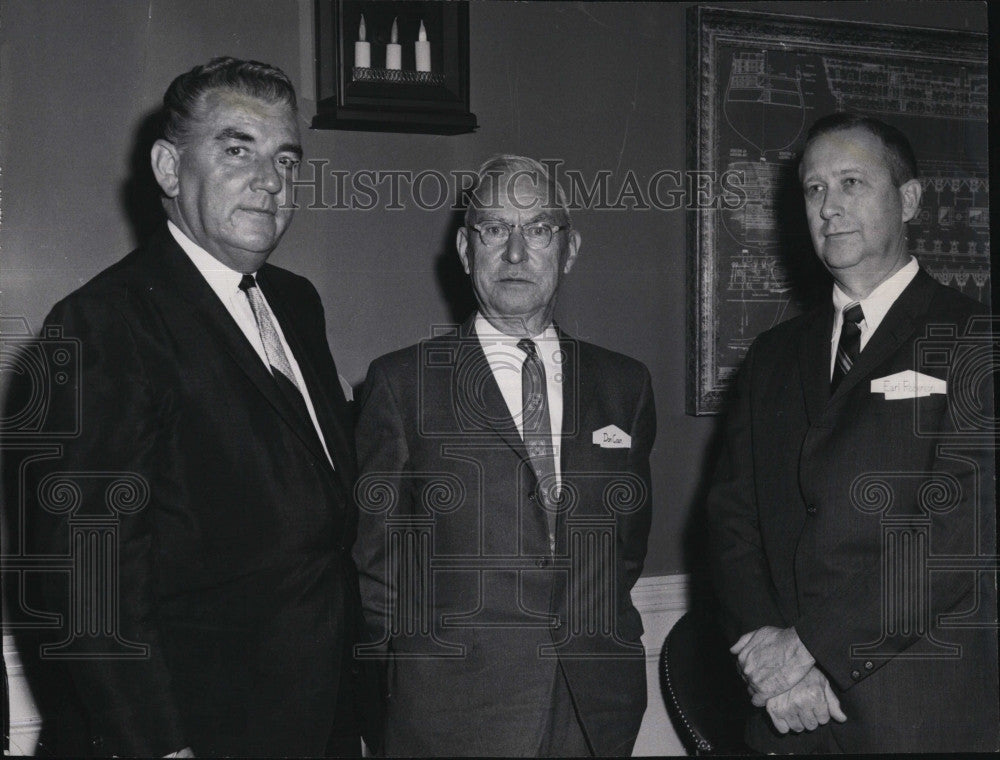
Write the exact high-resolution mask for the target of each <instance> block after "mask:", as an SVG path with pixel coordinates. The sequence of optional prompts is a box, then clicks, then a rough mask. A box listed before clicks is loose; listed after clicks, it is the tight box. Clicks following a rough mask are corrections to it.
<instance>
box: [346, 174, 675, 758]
mask: <svg viewBox="0 0 1000 760" xmlns="http://www.w3.org/2000/svg"><path fill="white" fill-rule="evenodd" d="M457 248H458V255H459V258H460V259H461V262H462V266H463V268H464V269H465V271H466V273H467V274H468V275H469V276H470V278H471V281H472V286H473V289H474V291H475V295H476V300H477V302H478V309H477V311H476V312H475V313H474V314H472V315H471V316H470V318H469V319H468V320H467V321H466V322H465V323H464V324H463V325H461V326H460V327H459V328H458V330H457V331H452V332H451V333H450V334H446V335H441V334H440V332H438V334H437V335H436V336H435V337H433V338H431V339H429V340H425V341H423V342H421V343H420V344H418V345H416V346H412V347H410V348H407V349H403V350H401V351H397V352H395V353H392V354H389V355H387V356H384V357H382V358H380V359H378V360H376V361H375V362H373V363H372V365H371V367H370V369H369V371H368V378H367V380H366V382H365V386H364V390H363V392H362V395H361V399H360V411H359V414H360V416H359V421H358V429H357V437H358V456H359V465H360V473H361V475H360V479H359V483H358V487H357V490H356V493H357V496H358V502H359V507H360V524H359V530H358V540H357V543H356V544H355V548H354V557H355V560H356V562H357V564H358V567H359V572H360V581H361V592H362V598H363V605H364V613H365V623H366V629H367V635H366V639H367V643H366V644H365V645H363V646H361V647H360V648H359V651H358V656H359V657H362V658H371V659H373V660H375V661H378V662H380V663H383V664H384V665H385V668H384V671H383V676H384V685H385V697H386V701H385V716H384V732H383V733H384V746H383V747H382V748H381V750H382V751H384V753H385V754H386V755H390V756H394V755H411V756H422V755H448V756H481V755H507V756H543V757H544V756H581V755H628V754H629V753H630V752H631V750H632V746H633V744H634V743H635V738H636V735H637V733H638V731H639V724H640V722H641V720H642V715H643V711H644V710H645V707H646V679H645V655H644V652H643V647H642V644H641V643H640V640H639V639H640V636H641V634H642V621H641V619H640V617H639V613H638V612H637V611H636V609H635V607H634V606H633V605H632V602H631V599H630V595H629V592H630V590H631V588H632V586H633V584H634V583H635V581H636V579H637V578H638V577H639V574H640V572H641V570H642V565H643V561H644V559H645V554H646V540H647V536H648V533H649V525H650V514H651V491H650V473H649V453H650V449H651V448H652V445H653V438H654V435H655V427H656V422H655V413H654V410H653V396H652V389H651V385H650V377H649V372H648V370H647V369H646V367H645V366H644V365H642V364H641V363H639V362H637V361H636V360H634V359H630V358H628V357H626V356H623V355H621V354H617V353H613V352H611V351H608V350H606V349H603V348H598V347H597V346H594V345H591V344H588V343H583V342H581V341H577V340H574V339H572V338H570V337H568V336H567V335H566V334H565V333H563V332H562V331H561V330H560V329H559V328H558V327H557V325H556V324H555V322H554V321H553V313H554V310H555V305H556V294H557V292H558V290H559V285H560V283H561V281H562V278H563V277H564V276H565V275H566V274H568V273H569V271H570V270H571V269H572V267H573V264H574V262H575V261H576V258H577V255H578V253H579V249H580V233H579V232H577V230H575V229H574V228H573V227H572V225H571V222H570V217H569V211H568V209H567V206H566V200H565V196H564V195H563V193H562V190H561V188H560V187H559V186H558V184H557V183H556V182H555V181H554V180H553V179H552V178H551V177H550V176H549V174H548V172H547V171H546V169H545V167H543V166H542V165H541V164H540V163H538V162H537V161H534V160H532V159H528V158H524V157H520V156H500V157H498V158H494V159H491V160H490V161H487V162H486V164H484V165H483V166H482V167H481V168H480V170H479V172H478V180H477V183H476V185H475V187H474V188H473V189H472V190H471V192H470V201H469V208H468V211H467V213H466V218H465V225H464V226H463V227H461V228H460V229H459V231H458V237H457Z"/></svg>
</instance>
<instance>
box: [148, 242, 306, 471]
mask: <svg viewBox="0 0 1000 760" xmlns="http://www.w3.org/2000/svg"><path fill="white" fill-rule="evenodd" d="M151 247H158V248H159V249H160V250H159V251H158V252H157V254H156V255H155V256H153V257H152V264H153V266H154V268H156V269H158V272H157V273H156V274H157V276H156V280H157V281H159V282H163V283H165V284H166V286H167V287H169V288H170V289H171V292H173V293H176V294H178V295H179V296H180V297H181V298H183V299H184V300H185V301H187V302H188V303H189V304H190V305H191V306H192V307H193V313H194V315H195V318H196V319H197V320H198V321H199V322H200V323H201V324H202V326H203V327H204V329H205V331H206V332H207V333H209V335H211V336H212V337H213V338H214V340H215V341H216V343H218V345H219V346H220V348H221V349H222V353H223V354H224V355H225V356H227V357H228V358H229V359H230V360H231V361H233V362H234V363H235V364H236V366H237V367H238V368H239V369H240V370H242V371H243V373H244V374H245V375H246V376H247V378H248V379H249V380H250V382H251V383H252V384H253V385H254V387H255V388H256V389H257V390H258V391H259V392H260V393H261V395H263V396H264V397H265V398H266V399H267V401H268V402H269V403H270V404H271V406H273V407H274V409H275V411H276V412H277V413H278V414H279V415H280V416H281V418H282V419H283V420H284V421H285V422H286V423H287V424H288V425H289V427H291V428H292V429H293V430H294V431H295V433H296V434H297V435H298V436H299V437H300V438H301V439H302V441H303V443H305V444H306V445H307V446H308V447H309V449H310V450H311V451H312V452H313V453H314V454H316V455H317V456H318V457H319V458H321V459H322V460H323V461H326V454H324V453H323V450H322V448H321V447H320V446H319V441H318V440H317V439H316V434H315V431H312V432H310V431H309V430H308V429H306V428H305V426H304V422H303V421H302V420H301V418H300V415H299V413H298V412H297V411H296V410H295V409H294V408H293V407H292V405H291V403H290V402H289V401H288V400H287V399H286V398H285V397H284V396H283V395H282V394H281V391H280V389H279V388H278V386H277V384H276V383H275V381H274V378H273V377H272V376H271V373H270V372H268V371H267V368H266V367H265V366H264V363H263V362H262V361H261V359H260V356H259V355H258V354H257V352H256V351H255V350H254V348H253V346H251V345H250V342H249V341H248V340H247V338H246V336H245V335H244V334H243V331H242V330H240V328H239V326H238V325H237V324H236V322H235V320H234V319H233V317H232V315H231V314H230V313H229V311H228V310H227V309H226V307H225V306H224V305H223V304H222V302H221V301H220V300H219V297H218V296H217V295H216V294H215V291H213V290H212V288H211V286H210V285H209V284H208V283H207V282H206V281H205V278H204V277H202V275H201V273H200V272H199V271H198V268H197V267H196V266H195V265H194V263H193V262H192V261H191V259H189V258H188V256H187V254H186V253H184V251H183V250H182V249H181V247H180V246H179V245H178V244H177V242H176V241H175V240H174V239H173V236H172V235H171V234H170V232H169V231H168V230H167V229H166V228H163V229H162V230H161V232H160V233H159V235H158V237H157V238H156V239H154V241H152V243H151ZM282 327H284V325H282ZM296 356H298V355H296Z"/></svg>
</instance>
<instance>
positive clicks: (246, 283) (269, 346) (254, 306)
mask: <svg viewBox="0 0 1000 760" xmlns="http://www.w3.org/2000/svg"><path fill="white" fill-rule="evenodd" d="M240 290H242V291H243V292H244V293H246V297H247V300H248V301H249V302H250V310H251V311H252V312H253V318H254V320H255V321H256V322H257V330H258V331H259V332H260V340H261V343H263V344H264V353H265V354H266V355H267V361H268V364H270V365H271V374H274V373H275V372H280V373H281V374H282V375H284V376H285V379H286V380H288V381H289V382H291V384H292V385H293V386H295V389H296V390H297V391H298V392H299V394H300V395H301V393H302V389H301V388H299V384H298V383H297V382H295V373H294V372H292V365H291V363H290V362H289V361H288V355H287V354H285V349H284V347H283V346H282V345H281V338H280V337H279V336H278V330H277V328H276V327H275V326H274V321H273V320H272V319H271V310H270V309H268V308H267V303H266V302H265V301H264V296H263V295H262V294H261V292H260V288H258V287H257V281H256V280H255V279H254V276H253V275H252V274H245V275H243V279H242V280H240Z"/></svg>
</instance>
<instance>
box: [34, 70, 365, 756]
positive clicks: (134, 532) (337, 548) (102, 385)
mask: <svg viewBox="0 0 1000 760" xmlns="http://www.w3.org/2000/svg"><path fill="white" fill-rule="evenodd" d="M164 117H165V118H164V129H163V134H162V137H161V139H159V140H157V141H156V143H155V145H154V146H153V148H152V153H151V159H152V167H153V172H154V175H155V177H156V180H157V182H158V183H159V185H160V188H161V189H162V192H163V206H164V209H165V211H166V215H167V218H168V220H169V221H168V223H167V225H166V226H164V227H163V228H162V229H161V230H160V231H159V233H158V234H156V235H155V236H154V237H153V238H152V239H151V240H149V241H148V242H147V243H146V244H145V245H143V246H142V247H140V248H138V249H137V250H135V251H133V252H132V253H131V254H129V255H128V256H127V257H125V258H124V259H123V260H121V261H120V262H118V263H117V264H115V265H114V266H112V267H110V268H109V269H107V270H105V271H104V272H102V273H100V274H99V275H97V276H96V277H95V278H94V279H93V280H91V281H90V282H88V283H87V284H86V285H84V286H83V287H81V288H80V289H79V290H77V291H76V292H74V293H73V294H71V295H70V296H68V297H67V298H65V299H64V300H62V301H61V302H60V303H58V304H57V305H56V306H55V307H54V308H53V310H52V312H51V314H50V315H49V317H48V319H47V320H46V329H49V328H52V327H56V328H59V329H61V331H62V335H63V337H65V338H67V339H75V340H78V341H79V346H80V357H81V373H80V377H79V382H78V384H76V385H74V384H64V385H63V386H58V385H57V386H54V388H55V390H54V391H53V396H52V398H51V407H50V415H51V417H52V419H53V420H57V419H58V418H59V417H60V416H63V417H70V416H73V415H76V414H78V415H79V434H78V435H77V436H76V437H73V438H71V439H68V440H65V441H63V442H62V443H61V449H62V450H61V453H60V454H59V455H58V456H57V457H55V458H53V459H51V460H50V461H45V462H42V463H40V464H36V465H35V466H32V467H30V468H28V470H27V474H28V482H29V486H28V488H27V489H26V493H27V496H26V499H27V507H28V511H29V520H28V523H29V542H30V545H31V546H32V547H33V550H34V553H36V554H46V555H49V556H50V557H52V558H53V561H54V562H56V563H57V564H58V562H59V558H60V557H72V558H73V559H72V561H73V563H74V564H75V566H74V570H73V572H72V573H71V574H65V575H64V574H60V573H48V578H47V581H46V586H47V593H46V595H45V604H46V605H47V609H49V610H55V611H59V612H61V613H62V615H63V621H64V626H65V627H64V629H63V631H62V634H61V635H62V636H63V639H64V640H63V641H61V642H60V641H59V640H58V637H57V639H56V641H55V643H50V644H49V645H48V646H47V647H46V648H45V649H43V650H42V658H43V660H47V661H50V662H58V663H61V664H62V665H64V667H65V672H67V673H68V674H69V680H67V681H65V682H63V684H62V688H63V689H66V690H67V691H68V694H69V695H70V696H71V700H70V701H71V702H73V703H74V705H73V706H74V707H76V708H79V711H78V715H79V720H80V724H79V725H80V727H81V729H82V730H84V731H86V739H87V740H88V743H87V744H86V745H84V744H75V743H73V742H74V741H76V739H75V738H74V739H69V740H66V741H64V743H63V746H61V747H57V750H58V751H62V752H66V753H71V754H81V755H82V754H91V753H93V754H98V755H112V754H114V755H139V756H162V755H166V754H168V753H174V754H177V755H180V756H189V755H190V754H191V753H192V752H193V753H194V754H200V755H265V756H279V755H293V756H317V755H323V754H324V753H326V752H330V753H333V754H353V755H359V754H360V741H359V739H358V735H357V734H358V731H357V728H356V727H355V725H354V715H353V698H352V696H351V689H350V684H349V679H348V678H347V677H346V676H345V677H342V675H343V674H344V673H345V672H348V671H349V669H350V668H349V666H348V665H347V661H346V660H345V656H349V645H352V644H353V635H354V634H353V631H354V627H355V626H356V625H357V616H358V615H359V614H360V609H359V600H358V597H357V585H356V584H357V577H356V572H355V570H354V568H353V564H352V562H351V558H350V545H351V543H352V540H353V535H354V530H355V525H356V513H355V511H354V508H353V506H352V500H351V498H350V494H351V489H352V487H353V479H354V476H355V456H354V450H353V437H352V435H351V424H352V421H351V418H350V414H349V410H348V406H347V403H346V401H345V398H344V395H343V393H342V391H341V386H340V384H339V382H338V375H337V369H336V367H335V365H334V362H333V358H332V357H331V355H330V350H329V348H328V346H327V340H326V332H325V328H324V314H323V306H322V304H321V302H320V299H319V296H318V294H317V293H316V291H315V289H314V288H313V286H312V285H311V284H310V283H309V282H308V281H307V280H305V279H303V278H302V277H299V276H297V275H295V274H292V273H291V272H288V271H286V270H283V269H279V268H278V267H275V266H272V265H270V264H267V263H266V261H267V259H268V257H269V256H270V254H271V252H272V251H273V250H274V248H275V246H276V245H277V244H278V241H279V240H280V238H281V236H282V234H283V233H284V231H285V229H286V228H287V226H288V223H289V222H290V220H291V217H292V213H293V211H292V209H291V208H290V207H289V206H288V205H285V204H283V201H285V200H287V199H285V198H284V197H283V191H284V190H285V187H286V180H287V179H288V176H289V174H288V173H289V172H290V171H291V169H292V168H293V167H294V166H295V165H296V164H298V162H299V160H300V158H301V155H302V149H301V147H300V140H299V129H298V125H297V111H296V104H295V92H294V89H293V88H292V84H291V82H290V81H289V80H288V78H287V77H286V76H285V74H284V73H283V72H281V71H280V70H278V69H275V68H273V67H271V66H268V65H265V64H261V63H257V62H252V61H240V60H236V59H232V58H217V59H213V60H212V61H210V62H209V63H208V64H206V65H204V66H198V67H195V68H194V69H192V70H191V71H190V72H188V73H186V74H183V75H181V76H179V77H178V78H177V79H175V80H174V82H173V83H172V84H171V85H170V87H169V89H168V90H167V92H166V94H165V96H164ZM77 399H79V404H80V405H79V407H77V406H76V404H77ZM57 427H58V426H57ZM64 427H65V426H64ZM70 427H72V426H70ZM109 518H110V520H111V523H112V524H111V527H110V528H109V527H108V519H109ZM88 520H89V522H88ZM94 520H97V521H98V523H94ZM101 520H103V521H104V522H101ZM95 524H99V527H101V528H102V530H104V533H102V534H101V537H99V538H100V541H102V542H105V541H109V542H110V543H107V544H104V543H102V544H100V546H97V547H95V546H94V545H92V544H90V543H88V542H89V541H90V540H91V538H90V536H91V533H87V531H88V530H89V531H94V530H97V529H96V528H94V527H93V526H94V525H95ZM88 526H90V527H88ZM102 551H103V552H106V553H104V554H101V552H102ZM95 552H97V553H95ZM91 560H93V562H94V563H97V564H94V565H91ZM105 560H107V562H106V564H104V565H101V564H100V563H101V562H104V561H105ZM95 567H97V568H98V569H99V570H100V573H95V572H94V568H95ZM105 571H106V572H107V573H108V574H109V575H107V576H104V575H101V573H104V572H105ZM67 575H68V577H67ZM67 581H68V582H69V583H70V584H72V590H70V589H68V588H67V585H66V584H67ZM95 588H96V589H97V591H96V593H92V591H93V589H95ZM44 717H45V718H47V719H48V718H50V717H51V718H52V719H53V720H55V721H59V720H63V719H65V720H67V721H68V720H69V718H68V717H65V716H60V717H54V716H44Z"/></svg>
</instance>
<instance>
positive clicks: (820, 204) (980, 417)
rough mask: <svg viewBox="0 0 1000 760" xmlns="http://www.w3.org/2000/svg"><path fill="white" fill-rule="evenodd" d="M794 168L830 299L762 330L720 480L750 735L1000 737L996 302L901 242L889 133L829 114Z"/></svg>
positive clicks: (915, 190) (882, 747) (850, 741)
mask: <svg viewBox="0 0 1000 760" xmlns="http://www.w3.org/2000/svg"><path fill="white" fill-rule="evenodd" d="M799 176H800V179H801V181H802V186H803V189H804V192H805V205H806V214H807V217H808V223H809V228H810V233H811V236H812V239H813V244H814V247H815V249H816V253H817V254H818V256H819V257H820V260H821V261H822V263H823V264H824V266H825V267H826V269H827V270H828V271H829V272H830V274H831V275H832V276H833V280H834V283H835V284H834V288H833V297H832V301H831V302H829V303H827V304H825V305H824V306H822V307H821V308H819V309H817V310H815V311H813V312H810V313H807V314H805V315H803V316H801V317H798V318H796V319H793V320H790V321H788V322H785V323H784V324H781V325H778V326H777V327H775V328H773V329H771V330H769V331H768V332H766V333H764V334H763V335H761V336H760V337H759V338H758V339H757V340H756V341H755V343H754V344H753V346H752V347H751V349H750V351H749V353H748V355H747V357H746V360H745V362H744V365H743V367H742V368H741V371H740V375H739V379H738V381H737V384H736V393H735V399H734V405H733V407H732V409H731V411H730V413H729V418H728V421H727V425H726V428H725V435H726V438H725V448H724V451H723V454H722V458H721V460H720V463H719V467H718V471H717V475H716V480H715V483H714V485H713V488H712V490H711V492H710V495H709V499H708V515H709V519H710V524H711V535H712V543H713V566H714V572H715V577H716V580H717V585H718V592H719V596H720V599H721V602H722V605H723V608H724V612H725V613H726V615H725V617H726V627H727V632H728V635H729V637H730V641H732V642H733V646H732V649H731V651H732V652H733V653H734V654H736V655H737V661H738V665H739V668H740V671H741V672H742V674H743V676H744V678H745V680H746V682H747V684H748V689H749V692H750V694H751V695H752V697H753V702H754V704H755V705H757V706H758V707H765V708H766V714H765V712H764V711H763V710H758V711H757V713H756V714H755V715H754V716H753V718H752V719H751V722H750V724H749V726H748V732H747V738H748V741H749V743H750V744H751V746H753V747H754V748H755V749H757V750H760V751H766V752H779V753H780V752H851V753H858V752H889V751H903V752H920V751H924V752H931V751H933V752H942V751H970V750H984V751H996V750H997V749H998V747H1000V742H998V735H1000V733H998V726H1000V721H998V699H997V632H996V587H995V584H994V579H995V567H996V563H995V555H996V543H995V542H996V527H995V518H996V516H995V485H994V482H993V466H992V462H993V450H994V447H993V436H994V430H995V422H994V420H993V419H992V387H991V386H992V383H991V382H990V380H991V378H990V375H989V371H988V368H989V367H990V366H991V359H990V357H991V355H992V352H993V350H994V349H993V345H992V338H991V335H990V330H989V321H988V320H989V318H988V317H985V319H984V317H983V315H984V314H985V310H984V309H983V307H982V306H981V305H980V304H978V303H977V302H975V301H972V300H971V299H968V298H966V297H965V296H963V295H961V294H960V293H958V292H957V291H955V290H952V289H950V288H947V287H945V286H943V285H941V284H939V283H937V282H936V281H935V280H934V279H932V278H931V277H930V276H929V275H928V274H927V273H926V272H924V271H923V270H922V269H921V268H920V267H919V265H918V264H917V262H916V260H915V259H913V257H912V256H911V255H910V254H909V253H908V250H907V244H906V222H907V221H909V220H910V219H912V218H913V217H914V215H915V214H916V213H917V211H918V209H919V204H920V198H921V184H920V182H919V180H917V179H916V176H917V167H916V161H915V158H914V156H913V151H912V149H911V148H910V145H909V143H908V141H907V140H906V138H905V137H904V136H903V135H902V134H901V133H900V132H899V131H898V130H896V129H895V128H893V127H890V126H888V125H886V124H883V123H882V122H879V121H877V120H875V119H871V118H867V117H859V116H854V115H851V114H843V113H841V114H833V115H831V116H828V117H825V118H823V119H820V120H819V121H818V122H817V123H816V124H815V125H814V126H813V128H812V129H811V131H810V132H809V135H808V137H807V140H806V144H805V149H804V152H803V156H802V161H801V165H800V170H799ZM984 367H986V368H987V371H986V373H985V374H984V373H983V368H984ZM768 718H770V720H768ZM831 718H832V720H831Z"/></svg>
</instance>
